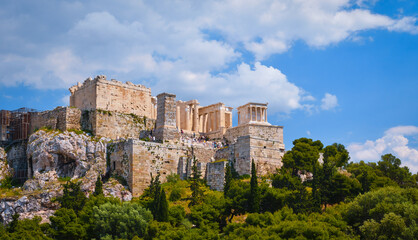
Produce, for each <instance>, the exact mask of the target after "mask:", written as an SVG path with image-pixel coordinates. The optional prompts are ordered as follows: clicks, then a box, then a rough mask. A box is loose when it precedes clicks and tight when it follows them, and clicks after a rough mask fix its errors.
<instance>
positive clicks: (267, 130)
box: [224, 123, 283, 143]
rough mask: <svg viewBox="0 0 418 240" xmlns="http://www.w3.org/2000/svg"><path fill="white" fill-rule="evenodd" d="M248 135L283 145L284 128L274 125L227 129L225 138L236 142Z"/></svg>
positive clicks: (250, 125)
mask: <svg viewBox="0 0 418 240" xmlns="http://www.w3.org/2000/svg"><path fill="white" fill-rule="evenodd" d="M247 135H250V136H252V137H257V138H262V139H267V140H272V141H276V142H280V143H283V127H282V126H274V125H261V124H260V125H258V124H253V123H252V124H244V125H241V126H237V127H233V128H229V129H227V130H226V132H225V135H224V137H225V138H226V139H227V140H228V141H229V142H235V141H236V140H237V139H238V137H240V136H247Z"/></svg>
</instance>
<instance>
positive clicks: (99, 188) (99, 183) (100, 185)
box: [93, 174, 103, 196]
mask: <svg viewBox="0 0 418 240" xmlns="http://www.w3.org/2000/svg"><path fill="white" fill-rule="evenodd" d="M93 195H94V196H98V195H103V182H102V179H101V176H100V174H98V175H97V180H96V188H95V189H94V193H93Z"/></svg>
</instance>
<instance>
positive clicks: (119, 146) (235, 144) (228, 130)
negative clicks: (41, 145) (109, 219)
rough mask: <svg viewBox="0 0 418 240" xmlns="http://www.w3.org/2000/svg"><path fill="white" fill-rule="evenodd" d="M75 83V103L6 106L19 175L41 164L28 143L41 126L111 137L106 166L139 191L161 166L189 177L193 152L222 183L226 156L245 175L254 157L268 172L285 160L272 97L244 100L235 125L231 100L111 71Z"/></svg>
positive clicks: (7, 140)
mask: <svg viewBox="0 0 418 240" xmlns="http://www.w3.org/2000/svg"><path fill="white" fill-rule="evenodd" d="M69 90H70V92H71V96H70V106H69V107H57V108H55V109H54V110H50V111H43V112H37V111H34V110H30V109H20V110H19V111H6V110H1V111H0V147H1V146H3V147H7V148H8V149H11V150H10V151H9V152H8V153H13V154H15V155H16V158H18V159H17V160H14V161H12V162H15V163H16V164H15V165H16V166H18V167H15V168H19V169H15V174H16V173H19V174H20V175H19V176H18V175H15V177H16V178H28V177H31V173H33V172H34V169H33V166H32V162H31V161H32V159H28V157H25V156H26V155H25V154H26V153H25V147H24V146H25V144H26V141H27V140H28V138H29V136H30V135H31V134H32V133H34V132H36V131H37V130H38V129H41V128H48V129H52V130H54V129H55V130H60V131H67V130H77V131H80V130H82V131H84V132H87V133H89V134H91V135H92V136H98V137H103V138H106V139H107V140H108V141H107V143H106V146H105V148H106V165H107V166H106V172H107V173H109V174H113V175H118V176H120V177H122V178H124V179H125V180H126V182H127V184H128V187H129V189H130V191H131V192H132V195H133V196H139V195H140V194H141V193H142V192H143V190H144V189H145V188H146V187H147V186H148V185H149V183H150V180H151V177H150V174H153V176H155V175H157V173H160V175H161V179H162V180H163V181H164V180H165V178H166V176H167V175H169V174H172V173H175V174H179V176H180V177H181V178H183V179H184V178H187V177H188V176H190V174H191V172H190V171H191V164H192V161H193V158H196V159H197V160H198V168H199V169H200V171H201V172H202V175H203V176H204V177H205V178H206V182H207V184H208V185H209V186H210V187H211V188H212V189H216V190H222V189H223V181H224V168H225V166H226V164H233V165H234V168H235V169H236V171H237V172H238V173H239V174H241V175H243V174H250V171H251V161H252V160H254V161H255V163H256V165H257V170H258V173H259V174H260V175H264V174H267V173H272V172H274V171H275V170H276V169H277V168H280V167H281V166H282V157H283V155H284V151H285V148H284V144H283V127H282V126H274V125H271V124H270V123H268V121H267V103H253V102H250V103H247V104H245V105H242V106H240V107H238V108H237V117H238V119H237V120H238V125H237V126H235V127H234V126H232V115H233V114H232V110H233V109H232V108H231V107H227V106H225V104H223V103H220V102H219V103H214V104H211V105H208V106H201V105H200V104H199V102H198V100H188V101H182V100H178V99H176V95H174V94H170V93H160V94H158V95H157V96H156V97H153V96H152V95H151V89H150V88H147V87H145V86H143V85H137V84H133V83H131V82H126V83H122V82H119V81H117V80H114V79H112V80H110V81H109V80H107V79H106V77H105V76H97V77H95V78H94V79H92V78H88V79H86V80H85V81H84V82H83V83H78V84H77V85H74V86H72V87H71V88H70V89H69ZM22 146H23V147H22ZM10 157H12V156H10ZM8 158H9V156H8ZM35 170H36V169H35ZM22 171H23V172H22Z"/></svg>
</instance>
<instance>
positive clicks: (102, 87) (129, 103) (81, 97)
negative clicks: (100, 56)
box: [70, 76, 156, 119]
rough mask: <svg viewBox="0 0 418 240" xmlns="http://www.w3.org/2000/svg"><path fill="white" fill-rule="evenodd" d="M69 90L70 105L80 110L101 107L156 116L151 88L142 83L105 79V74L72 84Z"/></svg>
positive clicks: (150, 116)
mask: <svg viewBox="0 0 418 240" xmlns="http://www.w3.org/2000/svg"><path fill="white" fill-rule="evenodd" d="M70 92H71V97H70V106H74V107H77V108H80V109H81V110H96V109H102V110H105V111H112V112H121V113H127V114H129V113H133V114H135V115H138V116H146V117H147V118H151V119H155V118H156V116H155V109H154V108H155V106H154V105H153V102H152V97H151V89H150V88H147V87H145V86H143V85H139V84H133V83H131V82H126V83H122V82H120V81H117V80H114V79H112V80H111V81H107V80H106V76H97V77H96V78H94V79H91V78H88V79H86V80H85V81H84V82H83V83H82V84H81V83H78V84H77V85H74V86H72V87H71V88H70Z"/></svg>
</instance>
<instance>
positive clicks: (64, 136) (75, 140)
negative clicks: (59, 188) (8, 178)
mask: <svg viewBox="0 0 418 240" xmlns="http://www.w3.org/2000/svg"><path fill="white" fill-rule="evenodd" d="M105 153H106V145H105V142H104V140H102V139H99V140H94V139H92V138H91V137H90V136H88V135H87V134H76V133H74V132H63V133H59V132H56V131H51V132H46V131H43V130H40V131H38V132H36V133H34V134H32V135H31V136H30V138H29V142H28V146H27V157H28V161H29V162H28V166H29V168H31V167H32V174H29V175H30V177H31V176H33V177H35V178H36V177H39V176H40V175H39V174H41V175H42V174H44V173H47V172H49V171H55V172H56V176H57V177H58V178H60V177H61V178H63V177H70V178H73V179H74V178H80V177H84V176H85V175H86V173H87V172H88V171H89V170H90V169H92V170H95V171H97V172H102V173H104V172H105V170H106V160H105ZM29 171H31V169H29Z"/></svg>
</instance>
